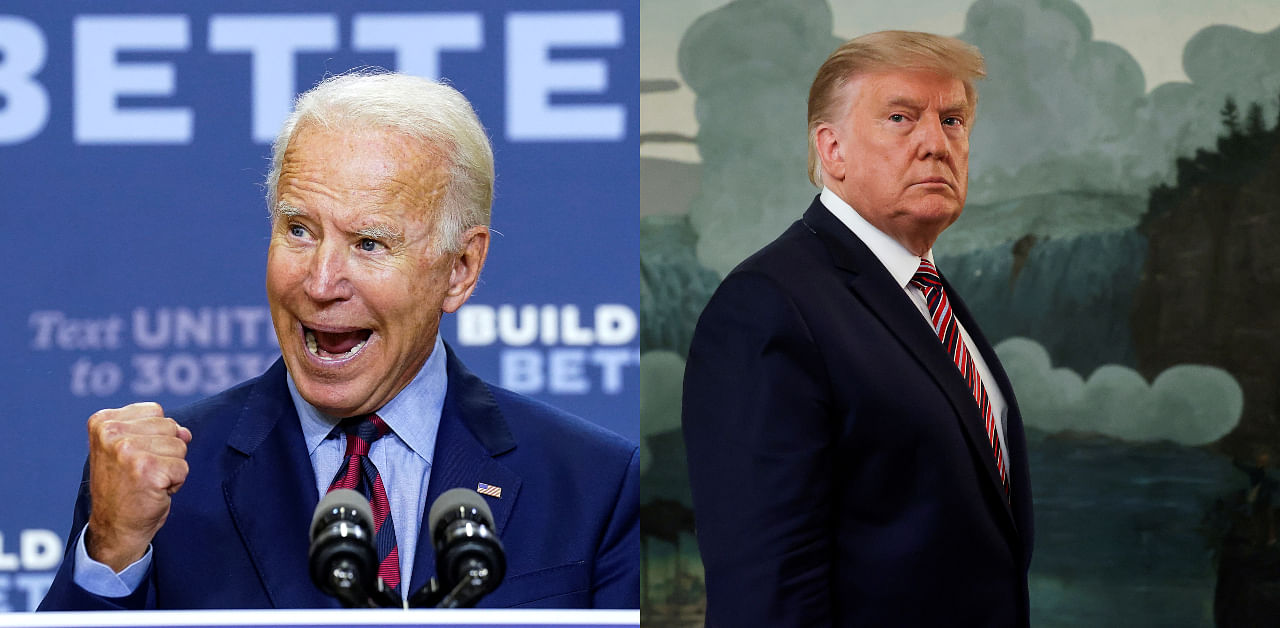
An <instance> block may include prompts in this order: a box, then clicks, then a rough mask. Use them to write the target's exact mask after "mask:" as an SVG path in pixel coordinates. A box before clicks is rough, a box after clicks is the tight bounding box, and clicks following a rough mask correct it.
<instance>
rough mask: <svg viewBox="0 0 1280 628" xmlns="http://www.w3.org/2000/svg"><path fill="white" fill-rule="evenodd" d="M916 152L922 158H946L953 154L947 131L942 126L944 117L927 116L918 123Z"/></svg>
mask: <svg viewBox="0 0 1280 628" xmlns="http://www.w3.org/2000/svg"><path fill="white" fill-rule="evenodd" d="M915 134H916V142H917V145H916V154H917V156H918V157H919V158H920V159H930V158H932V159H946V158H947V157H948V156H950V154H951V145H950V143H949V142H948V141H947V131H946V129H944V128H942V118H941V117H939V116H926V117H924V118H923V119H921V120H920V123H919V124H918V125H916V128H915Z"/></svg>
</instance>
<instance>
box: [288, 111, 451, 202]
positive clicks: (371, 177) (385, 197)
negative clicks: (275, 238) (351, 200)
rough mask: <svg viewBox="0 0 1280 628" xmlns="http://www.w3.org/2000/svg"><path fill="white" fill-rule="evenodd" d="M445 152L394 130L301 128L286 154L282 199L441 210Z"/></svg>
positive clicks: (446, 172) (446, 174)
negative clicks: (343, 198)
mask: <svg viewBox="0 0 1280 628" xmlns="http://www.w3.org/2000/svg"><path fill="white" fill-rule="evenodd" d="M449 179H450V176H449V163H448V159H447V158H446V157H445V155H444V152H443V151H442V150H440V149H439V148H438V147H436V146H433V145H431V144H429V143H427V142H425V141H423V140H421V139H418V138H415V137H412V136H409V135H407V134H404V133H401V132H398V131H396V130H394V129H386V128H378V127H369V126H355V127H351V128H347V127H342V128H335V127H333V126H326V125H321V124H318V123H307V124H305V125H300V126H299V128H298V130H297V131H296V132H295V133H294V134H293V137H292V138H291V139H290V141H289V145H288V147H287V148H286V149H285V152H284V156H283V159H282V161H281V168H280V179H279V187H280V198H279V199H278V201H277V202H282V201H285V200H288V199H287V198H286V196H287V195H288V194H289V193H290V191H291V190H293V189H295V188H301V189H309V188H314V189H316V190H323V191H324V192H325V193H327V194H337V195H351V196H361V197H369V198H370V199H371V200H375V201H377V202H380V203H391V202H396V203H403V204H405V205H407V206H410V207H414V208H418V209H421V210H424V211H425V210H431V209H434V208H436V207H438V206H439V204H440V202H441V201H442V200H443V197H444V194H445V192H446V191H447V188H448V184H449Z"/></svg>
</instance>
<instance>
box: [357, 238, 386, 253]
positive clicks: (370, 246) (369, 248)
mask: <svg viewBox="0 0 1280 628" xmlns="http://www.w3.org/2000/svg"><path fill="white" fill-rule="evenodd" d="M359 246H360V250H361V251H365V252H368V253H372V252H373V251H376V250H378V247H380V246H382V243H381V242H378V241H377V240H374V239H372V238H360V244H359Z"/></svg>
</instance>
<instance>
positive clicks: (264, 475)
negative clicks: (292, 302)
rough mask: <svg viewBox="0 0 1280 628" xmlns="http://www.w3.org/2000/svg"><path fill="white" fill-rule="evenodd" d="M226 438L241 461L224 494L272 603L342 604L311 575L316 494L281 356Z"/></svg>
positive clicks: (280, 605)
mask: <svg viewBox="0 0 1280 628" xmlns="http://www.w3.org/2000/svg"><path fill="white" fill-rule="evenodd" d="M227 445H228V447H230V448H231V449H232V450H233V451H232V453H231V455H232V456H233V457H237V456H238V457H239V458H241V459H242V462H241V463H240V464H239V466H235V467H234V468H233V469H232V470H231V471H230V473H229V474H228V477H227V479H226V480H225V481H224V482H223V485H222V488H223V495H224V497H225V499H226V502H227V509H228V511H229V512H230V515H231V520H232V522H233V524H234V525H235V527H236V530H237V531H238V532H239V533H240V538H241V540H242V541H243V542H244V545H245V549H246V550H248V553H249V556H250V558H251V559H252V561H253V565H254V567H255V569H256V570H257V575H258V578H259V580H260V581H261V583H262V586H263V588H264V589H265V590H266V593H267V597H268V598H269V599H270V600H271V604H272V606H275V607H277V608H316V607H334V606H338V602H337V600H335V599H333V598H331V597H328V596H326V595H324V594H323V593H321V592H320V590H319V589H317V588H316V586H315V585H314V584H312V583H311V579H310V578H309V577H306V575H305V574H307V564H308V560H307V552H308V549H309V545H310V540H309V535H308V528H309V526H310V524H311V514H312V512H313V511H314V510H315V507H316V504H317V503H318V498H317V496H316V482H315V471H314V470H313V469H312V466H311V460H310V458H309V457H308V455H307V447H306V443H305V441H304V439H303V436H302V427H301V425H300V424H299V422H298V416H297V411H296V410H295V409H294V407H293V402H292V400H291V399H290V397H289V391H288V386H287V384H286V383H285V368H284V362H283V361H282V360H277V361H276V363H275V364H274V365H272V367H271V368H270V369H268V371H267V372H266V374H264V375H263V376H262V377H261V378H260V379H259V380H258V383H257V384H256V385H255V387H254V389H253V391H252V392H251V393H250V395H249V398H248V400H247V402H246V403H245V406H244V409H243V410H242V411H241V413H240V416H239V418H238V419H237V423H236V426H235V428H234V429H233V430H232V431H231V436H230V438H228V440H227Z"/></svg>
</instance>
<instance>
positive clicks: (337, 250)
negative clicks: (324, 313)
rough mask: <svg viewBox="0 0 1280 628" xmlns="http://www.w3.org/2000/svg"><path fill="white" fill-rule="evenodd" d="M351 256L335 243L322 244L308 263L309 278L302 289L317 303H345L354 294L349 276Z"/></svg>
mask: <svg viewBox="0 0 1280 628" xmlns="http://www.w3.org/2000/svg"><path fill="white" fill-rule="evenodd" d="M349 262H350V255H349V254H348V252H347V251H346V250H345V248H344V247H342V246H341V245H338V244H336V243H333V242H328V241H326V242H321V243H320V245H319V246H317V247H316V248H315V249H313V250H312V254H311V258H310V259H309V260H308V261H307V262H306V263H307V265H308V268H307V277H306V279H305V280H303V283H302V289H303V290H305V291H306V293H307V296H308V297H310V298H311V300H313V301H316V302H320V303H323V302H329V301H345V300H347V299H350V298H351V297H352V294H353V290H352V287H351V282H350V280H349V278H348V276H347V265H348V263H349Z"/></svg>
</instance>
